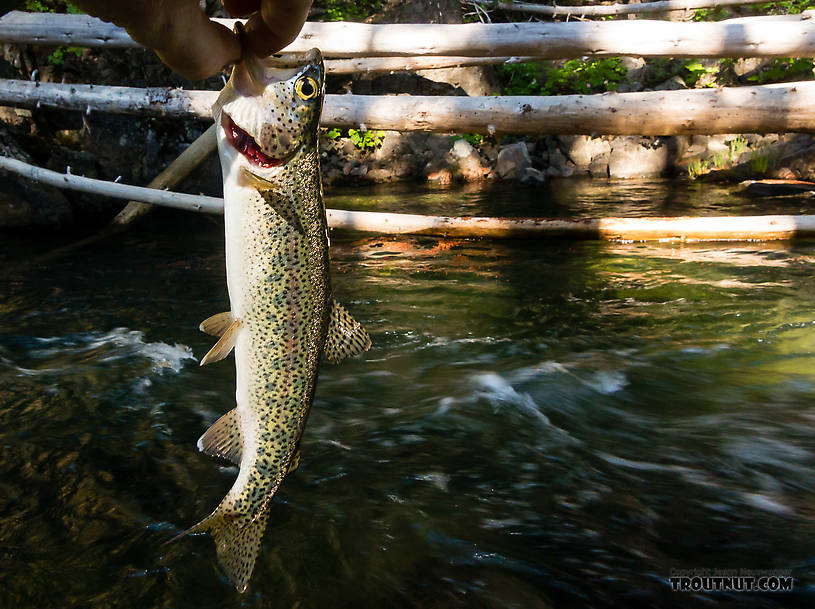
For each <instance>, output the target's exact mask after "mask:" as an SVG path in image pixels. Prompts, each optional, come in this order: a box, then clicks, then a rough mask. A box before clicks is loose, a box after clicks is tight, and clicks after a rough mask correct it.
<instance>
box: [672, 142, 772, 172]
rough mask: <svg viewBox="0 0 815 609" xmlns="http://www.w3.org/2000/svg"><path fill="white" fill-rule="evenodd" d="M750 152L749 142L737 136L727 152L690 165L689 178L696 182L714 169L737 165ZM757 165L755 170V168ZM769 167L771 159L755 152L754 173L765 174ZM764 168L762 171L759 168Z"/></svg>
mask: <svg viewBox="0 0 815 609" xmlns="http://www.w3.org/2000/svg"><path fill="white" fill-rule="evenodd" d="M748 151H749V146H748V144H747V140H745V139H744V138H743V137H742V136H740V135H737V136H736V137H734V138H733V139H732V140H730V141H728V142H727V150H723V151H722V152H717V153H716V154H714V155H713V156H712V157H710V158H707V159H697V160H695V161H691V162H690V163H689V164H688V177H689V178H690V179H691V180H695V179H696V178H698V177H699V176H700V175H702V174H705V173H707V172H708V171H710V170H712V169H726V168H728V167H732V166H733V165H735V164H737V163H738V162H739V160H740V159H741V155H742V154H744V153H745V152H748ZM754 162H755V163H754ZM754 164H755V168H754ZM768 165H769V157H768V156H767V155H766V154H765V155H763V156H762V155H761V154H759V153H757V152H753V156H752V157H751V159H750V168H751V170H752V171H753V172H754V173H765V172H766V171H767V167H768ZM762 166H763V167H764V168H763V169H761V170H758V169H757V168H760V167H762Z"/></svg>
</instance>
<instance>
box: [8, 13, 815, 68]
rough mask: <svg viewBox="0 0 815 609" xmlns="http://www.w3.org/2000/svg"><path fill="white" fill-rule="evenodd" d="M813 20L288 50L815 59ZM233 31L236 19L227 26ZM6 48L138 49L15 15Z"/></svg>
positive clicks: (343, 39) (406, 33) (461, 27)
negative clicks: (67, 45) (82, 47)
mask: <svg viewBox="0 0 815 609" xmlns="http://www.w3.org/2000/svg"><path fill="white" fill-rule="evenodd" d="M810 16H811V15H796V16H794V17H792V18H789V19H784V20H778V19H774V18H773V17H750V18H742V19H733V20H725V21H719V22H698V23H678V22H672V21H648V20H636V21H630V20H621V21H584V22H572V23H494V24H493V23H467V24H385V25H380V24H369V23H351V22H343V21H340V22H329V23H322V22H307V23H306V24H305V26H304V27H303V30H302V31H301V33H300V35H299V37H298V38H297V40H295V41H294V42H293V43H292V44H291V45H289V47H287V50H288V51H305V50H308V49H309V48H311V47H314V46H317V47H320V49H321V50H322V51H323V54H324V55H325V56H326V57H388V56H415V55H444V56H466V57H497V56H507V57H511V56H535V57H539V58H545V59H563V58H570V57H581V56H584V55H594V56H613V55H630V56H644V57H812V56H815V23H813V19H811V18H809V17H810ZM221 21H222V22H223V23H224V24H225V25H227V26H229V27H231V25H232V24H233V23H234V21H235V20H221ZM0 42H12V43H17V44H43V45H60V44H71V45H78V46H95V47H108V48H114V47H118V48H121V47H136V46H138V45H137V44H136V43H135V42H134V41H132V40H131V39H130V38H129V37H128V36H127V34H126V32H125V31H124V30H122V29H121V28H117V27H116V26H113V25H111V24H108V23H104V22H103V21H100V20H98V19H94V18H92V17H88V16H85V15H57V14H48V13H20V12H11V13H8V14H7V15H6V16H5V17H3V18H2V19H0Z"/></svg>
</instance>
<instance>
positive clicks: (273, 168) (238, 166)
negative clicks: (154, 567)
mask: <svg viewBox="0 0 815 609" xmlns="http://www.w3.org/2000/svg"><path fill="white" fill-rule="evenodd" d="M324 74H325V72H324V67H323V61H322V56H321V55H320V52H319V50H317V49H312V50H311V51H309V52H308V53H291V54H283V55H278V56H277V57H270V58H268V59H259V58H257V57H246V58H244V59H243V60H242V61H241V62H240V63H239V64H238V65H237V66H235V68H234V70H233V72H232V76H231V78H230V80H229V82H228V83H227V85H226V86H225V87H224V89H223V91H222V92H221V94H220V96H219V98H218V100H217V101H216V102H215V105H214V106H213V115H214V117H215V121H216V123H217V125H218V153H219V155H220V159H221V168H222V170H223V180H224V202H225V209H224V215H225V226H226V276H227V287H228V289H229V301H230V305H231V310H230V311H229V312H226V313H219V314H217V315H213V316H212V317H210V318H208V319H206V320H204V321H203V322H202V323H201V330H203V331H204V332H207V333H209V334H212V335H214V336H220V339H219V340H218V342H217V343H216V344H215V346H214V347H213V348H212V349H211V350H210V352H209V353H207V354H206V356H205V357H204V358H203V359H202V360H201V365H202V366H203V365H205V364H209V363H211V362H215V361H218V360H220V359H223V358H224V357H226V356H227V355H228V354H229V352H230V351H231V350H232V349H233V348H234V351H235V369H236V390H235V399H236V402H237V406H236V407H235V409H233V410H231V411H229V412H228V413H226V414H225V415H223V416H222V417H221V418H220V419H218V420H217V421H216V422H215V423H214V424H213V425H212V427H210V428H209V429H208V430H207V432H206V433H204V435H202V436H201V438H200V439H199V440H198V448H199V450H201V451H202V452H204V453H206V454H208V455H212V456H216V457H221V458H223V459H226V460H229V461H232V462H233V463H235V464H238V465H240V471H239V473H238V477H237V479H236V480H235V483H234V485H233V486H232V488H231V489H230V490H229V492H228V493H227V495H226V497H224V499H223V500H222V501H221V503H220V504H219V505H218V507H217V508H216V509H215V511H214V512H212V514H211V515H209V516H208V517H207V518H205V519H204V520H202V521H201V522H199V523H198V524H196V525H195V526H194V527H192V528H191V529H189V530H188V531H186V532H185V533H199V532H205V531H206V532H209V533H210V534H211V535H212V536H213V537H214V539H215V544H216V547H217V552H218V559H219V561H220V563H221V566H222V567H223V569H224V571H225V572H226V574H227V575H228V577H229V579H230V580H231V581H232V583H233V584H234V585H235V587H236V588H237V589H238V590H239V591H241V592H243V591H244V590H245V589H246V585H247V583H248V581H249V578H250V576H251V574H252V570H253V568H254V564H255V558H256V556H257V553H258V550H259V548H260V541H261V538H262V536H263V532H264V530H265V528H266V521H267V519H268V513H269V503H270V502H271V500H272V497H273V496H274V494H275V492H276V491H277V489H278V487H279V486H280V483H281V482H282V481H283V478H284V477H285V476H286V474H287V473H289V472H290V471H292V470H293V469H294V468H296V466H297V461H298V460H299V451H298V445H299V442H300V437H301V435H302V434H303V428H304V426H305V424H306V418H307V417H308V412H309V408H310V407H311V402H312V399H313V397H314V390H315V387H316V384H317V368H318V364H319V361H320V357H321V356H322V355H325V356H326V358H327V359H328V360H329V361H331V362H333V363H336V362H338V361H340V360H341V359H343V358H344V357H347V356H349V355H356V354H358V353H361V352H363V351H365V350H367V349H368V348H369V347H370V345H371V341H370V338H369V337H368V334H367V333H366V332H365V330H364V329H363V328H362V327H361V326H360V325H359V323H357V322H356V321H355V320H354V319H353V318H352V317H351V316H350V315H349V314H348V312H347V311H346V310H345V309H343V307H342V306H341V305H339V304H338V303H337V302H335V301H334V299H333V298H332V295H331V283H330V280H329V259H328V227H327V224H326V217H325V207H324V205H323V201H322V186H321V183H320V167H319V155H318V151H317V126H318V124H319V120H320V112H321V111H322V103H323V89H324V86H323V81H324ZM182 535H183V534H182Z"/></svg>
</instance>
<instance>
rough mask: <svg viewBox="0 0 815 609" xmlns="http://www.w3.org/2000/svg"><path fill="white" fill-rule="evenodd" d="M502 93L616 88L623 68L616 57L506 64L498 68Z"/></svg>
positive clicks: (590, 91)
mask: <svg viewBox="0 0 815 609" xmlns="http://www.w3.org/2000/svg"><path fill="white" fill-rule="evenodd" d="M498 75H499V77H500V78H501V79H502V80H503V84H504V87H503V88H504V94H505V95H569V94H574V93H603V92H605V91H616V90H617V86H618V85H619V84H620V82H621V81H622V80H623V79H624V78H625V75H626V69H625V68H624V67H623V65H622V61H621V60H620V58H619V57H603V58H595V59H587V60H582V59H570V60H569V61H566V62H563V63H561V64H552V65H542V64H538V63H517V64H505V65H502V66H499V67H498Z"/></svg>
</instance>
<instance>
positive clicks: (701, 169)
mask: <svg viewBox="0 0 815 609" xmlns="http://www.w3.org/2000/svg"><path fill="white" fill-rule="evenodd" d="M709 170H710V164H709V163H708V162H707V161H706V160H704V159H699V160H697V161H691V162H690V163H688V177H689V178H690V179H691V180H695V179H696V178H698V177H699V176H700V175H703V174H705V173H707V172H708V171H709Z"/></svg>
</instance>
